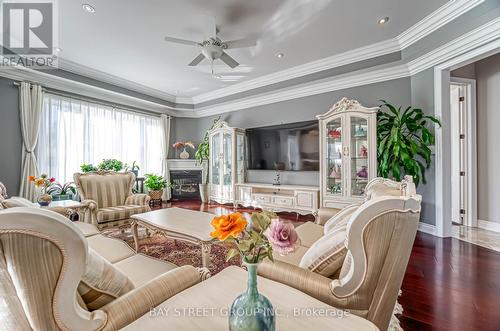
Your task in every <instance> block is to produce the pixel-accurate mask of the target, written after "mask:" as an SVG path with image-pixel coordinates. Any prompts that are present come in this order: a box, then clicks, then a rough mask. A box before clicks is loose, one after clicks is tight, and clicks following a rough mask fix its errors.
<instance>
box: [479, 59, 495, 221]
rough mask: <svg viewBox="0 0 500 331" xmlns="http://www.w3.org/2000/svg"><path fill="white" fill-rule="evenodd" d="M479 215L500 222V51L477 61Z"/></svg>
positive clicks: (483, 218)
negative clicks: (499, 143) (499, 167)
mask: <svg viewBox="0 0 500 331" xmlns="http://www.w3.org/2000/svg"><path fill="white" fill-rule="evenodd" d="M475 68H476V79H477V180H478V181H477V184H478V185H477V202H478V203H477V207H478V213H477V216H478V219H480V220H485V221H492V222H496V223H500V206H499V203H498V201H499V199H500V185H499V183H500V181H499V179H498V178H499V177H498V176H499V172H498V165H499V164H500V153H499V149H498V145H497V144H498V142H499V141H500V130H499V126H500V54H496V55H494V56H491V57H488V58H486V59H484V60H481V61H479V62H476V65H475Z"/></svg>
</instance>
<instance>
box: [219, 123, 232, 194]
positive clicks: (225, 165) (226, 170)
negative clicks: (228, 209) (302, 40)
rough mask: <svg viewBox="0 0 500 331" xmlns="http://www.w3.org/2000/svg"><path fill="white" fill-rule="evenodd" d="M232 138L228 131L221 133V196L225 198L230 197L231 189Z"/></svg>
mask: <svg viewBox="0 0 500 331" xmlns="http://www.w3.org/2000/svg"><path fill="white" fill-rule="evenodd" d="M232 138H233V137H232V135H231V133H229V132H224V133H223V135H222V148H223V150H222V154H223V158H222V197H223V198H225V199H231V191H232V178H231V175H232V172H231V158H232Z"/></svg>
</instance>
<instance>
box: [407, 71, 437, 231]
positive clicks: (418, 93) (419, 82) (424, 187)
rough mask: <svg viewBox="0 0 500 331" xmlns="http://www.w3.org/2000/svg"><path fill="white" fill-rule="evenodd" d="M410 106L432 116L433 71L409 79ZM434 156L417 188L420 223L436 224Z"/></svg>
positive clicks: (423, 72)
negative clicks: (425, 181)
mask: <svg viewBox="0 0 500 331" xmlns="http://www.w3.org/2000/svg"><path fill="white" fill-rule="evenodd" d="M411 105H412V106H414V107H419V108H421V109H422V110H423V111H424V112H425V113H426V114H428V115H434V71H433V69H427V70H425V71H422V72H420V73H418V74H416V75H414V76H412V77H411ZM435 162H436V160H435V155H432V157H431V166H430V168H429V169H428V170H427V172H426V179H427V184H423V183H420V185H419V186H418V188H417V191H418V193H419V194H421V195H422V213H421V221H422V222H424V223H428V224H432V225H435V224H436V220H435V219H436V216H435V215H436V214H435V213H436V190H435V186H434V185H435Z"/></svg>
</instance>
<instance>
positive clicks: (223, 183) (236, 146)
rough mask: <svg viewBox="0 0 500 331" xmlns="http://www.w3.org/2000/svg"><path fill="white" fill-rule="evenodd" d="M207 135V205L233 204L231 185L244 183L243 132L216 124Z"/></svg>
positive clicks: (223, 123)
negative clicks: (208, 197) (208, 194)
mask: <svg viewBox="0 0 500 331" xmlns="http://www.w3.org/2000/svg"><path fill="white" fill-rule="evenodd" d="M208 134H209V139H210V163H209V167H210V168H209V171H210V179H209V184H210V201H215V202H218V203H233V201H234V199H235V196H234V195H235V185H236V184H240V183H244V182H245V168H246V165H245V148H246V139H245V130H243V129H239V128H232V127H230V126H229V125H228V124H227V123H226V122H224V121H219V122H217V123H216V125H215V126H214V128H212V129H211V130H210V131H209V133H208Z"/></svg>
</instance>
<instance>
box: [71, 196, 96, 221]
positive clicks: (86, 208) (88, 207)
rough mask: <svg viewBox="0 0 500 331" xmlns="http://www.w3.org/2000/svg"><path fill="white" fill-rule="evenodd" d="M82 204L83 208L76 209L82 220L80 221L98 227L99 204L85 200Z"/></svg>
mask: <svg viewBox="0 0 500 331" xmlns="http://www.w3.org/2000/svg"><path fill="white" fill-rule="evenodd" d="M80 204H81V206H80V207H78V208H76V209H77V212H78V214H79V215H80V218H81V219H80V221H82V222H85V223H89V224H94V225H95V226H97V202H95V201H94V200H91V199H85V200H82V201H81V202H80ZM82 216H83V217H82Z"/></svg>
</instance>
